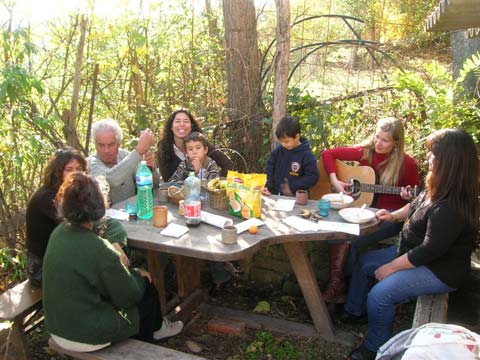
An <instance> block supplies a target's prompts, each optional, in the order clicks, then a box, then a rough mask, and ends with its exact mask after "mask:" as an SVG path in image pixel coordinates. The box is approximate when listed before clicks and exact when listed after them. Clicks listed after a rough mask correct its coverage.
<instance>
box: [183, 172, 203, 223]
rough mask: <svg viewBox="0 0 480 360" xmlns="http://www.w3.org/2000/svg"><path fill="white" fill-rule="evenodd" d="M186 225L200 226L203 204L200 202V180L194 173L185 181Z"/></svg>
mask: <svg viewBox="0 0 480 360" xmlns="http://www.w3.org/2000/svg"><path fill="white" fill-rule="evenodd" d="M184 186H185V207H184V213H185V223H186V224H187V226H198V225H199V224H200V213H201V210H202V203H201V201H200V179H199V178H197V177H196V176H195V173H194V172H193V171H192V172H190V175H189V176H188V177H187V178H186V179H185V183H184Z"/></svg>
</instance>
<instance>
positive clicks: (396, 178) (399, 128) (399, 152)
mask: <svg viewBox="0 0 480 360" xmlns="http://www.w3.org/2000/svg"><path fill="white" fill-rule="evenodd" d="M404 144H405V135H404V128H403V123H402V121H400V120H398V119H396V118H394V117H387V118H383V119H380V120H379V121H378V123H377V127H376V130H375V133H374V134H373V136H372V137H371V138H370V139H367V140H366V141H364V142H363V143H362V144H360V145H355V146H351V147H340V148H335V149H329V150H325V151H324V152H323V153H322V160H323V164H324V166H325V170H326V172H327V174H328V175H329V177H330V181H331V183H332V186H333V187H334V188H335V189H336V191H338V192H341V191H343V192H344V193H346V194H348V193H349V188H348V186H349V184H348V183H345V182H343V181H340V180H339V179H338V178H337V174H336V170H335V160H337V159H338V160H345V161H357V162H358V163H359V165H367V166H370V167H372V168H373V170H374V171H375V175H376V178H377V183H378V184H381V185H393V186H400V187H408V186H411V187H413V186H416V185H419V184H420V176H419V174H418V167H417V163H416V161H415V160H414V159H413V158H412V157H411V156H410V155H408V154H407V153H405V151H404ZM377 195H378V196H375V197H374V201H373V204H372V207H376V208H380V209H387V210H389V211H394V210H397V209H400V208H401V207H402V206H404V205H405V204H406V203H407V201H406V200H404V199H403V198H402V197H401V196H400V195H393V194H377ZM401 228H402V224H401V223H397V222H394V223H382V224H381V227H380V229H379V230H378V231H377V232H375V233H373V234H369V235H365V236H361V237H359V238H355V239H352V251H351V252H350V254H351V255H350V257H349V259H348V267H351V266H352V265H353V263H354V262H355V259H356V255H357V252H358V250H359V249H362V248H365V247H367V246H368V245H372V244H375V243H377V242H378V241H380V240H382V239H386V238H388V237H390V236H393V235H395V234H398V232H399V231H400V229H401ZM349 247H350V243H349V242H342V243H336V244H329V257H330V280H329V283H328V285H327V288H326V290H325V291H324V293H323V295H324V300H325V301H327V302H342V299H343V298H344V295H345V282H344V274H343V267H344V265H345V262H346V261H347V256H348V249H349Z"/></svg>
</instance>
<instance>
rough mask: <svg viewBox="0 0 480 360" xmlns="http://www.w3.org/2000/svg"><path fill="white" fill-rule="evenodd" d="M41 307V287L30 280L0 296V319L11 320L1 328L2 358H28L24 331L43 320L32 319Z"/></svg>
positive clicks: (18, 359) (17, 359) (20, 359)
mask: <svg viewBox="0 0 480 360" xmlns="http://www.w3.org/2000/svg"><path fill="white" fill-rule="evenodd" d="M41 307H42V289H40V288H36V287H34V286H32V285H31V283H30V281H28V280H25V281H24V282H22V283H20V284H17V285H16V286H15V287H13V288H11V289H9V290H7V291H5V292H4V293H3V294H2V295H1V297H0V321H2V322H6V321H11V322H12V325H11V327H5V328H2V331H1V333H0V334H1V335H0V344H1V345H0V346H1V352H0V356H1V357H2V358H3V359H15V360H24V359H29V358H30V355H29V351H28V347H27V342H26V337H25V333H26V332H28V331H30V330H31V329H33V328H34V327H36V326H37V325H38V324H40V323H41V322H42V321H43V317H41V318H39V319H36V320H34V315H35V314H36V313H37V311H38V310H40V309H41Z"/></svg>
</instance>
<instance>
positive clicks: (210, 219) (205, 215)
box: [200, 211, 233, 228]
mask: <svg viewBox="0 0 480 360" xmlns="http://www.w3.org/2000/svg"><path fill="white" fill-rule="evenodd" d="M200 219H201V220H202V222H204V223H207V224H210V225H213V226H216V227H219V228H223V227H224V226H227V225H233V220H232V219H229V218H227V217H225V216H220V215H216V214H212V213H209V212H206V211H202V212H201V215H200Z"/></svg>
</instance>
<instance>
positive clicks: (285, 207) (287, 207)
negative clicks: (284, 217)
mask: <svg viewBox="0 0 480 360" xmlns="http://www.w3.org/2000/svg"><path fill="white" fill-rule="evenodd" d="M294 206H295V199H278V200H277V202H276V203H275V207H274V208H273V210H279V211H292V210H293V207H294Z"/></svg>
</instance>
